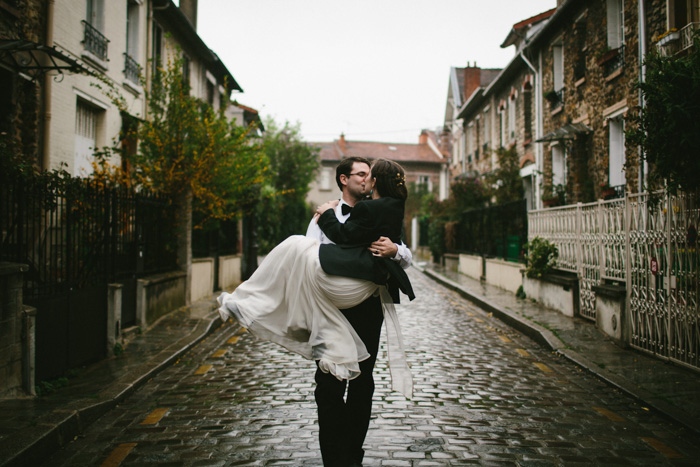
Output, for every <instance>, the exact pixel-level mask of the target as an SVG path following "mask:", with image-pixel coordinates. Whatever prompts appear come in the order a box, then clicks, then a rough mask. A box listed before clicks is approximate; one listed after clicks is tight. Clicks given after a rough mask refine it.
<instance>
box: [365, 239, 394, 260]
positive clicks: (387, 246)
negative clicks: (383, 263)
mask: <svg viewBox="0 0 700 467" xmlns="http://www.w3.org/2000/svg"><path fill="white" fill-rule="evenodd" d="M369 251H370V252H372V254H373V255H374V256H381V257H382V258H393V257H395V256H396V253H397V252H398V251H399V247H398V246H396V243H394V242H392V241H391V239H390V238H389V237H379V239H378V240H375V241H374V242H372V244H371V245H370V246H369Z"/></svg>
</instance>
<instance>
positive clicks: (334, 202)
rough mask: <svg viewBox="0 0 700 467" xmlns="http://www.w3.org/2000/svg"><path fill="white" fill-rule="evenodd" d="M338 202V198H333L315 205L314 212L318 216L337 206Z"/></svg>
mask: <svg viewBox="0 0 700 467" xmlns="http://www.w3.org/2000/svg"><path fill="white" fill-rule="evenodd" d="M339 202H340V200H337V199H334V200H331V201H327V202H325V203H323V204H322V205H320V206H317V207H316V214H318V215H319V216H320V215H321V214H323V213H324V212H326V211H328V210H329V209H335V208H336V206H338V203H339Z"/></svg>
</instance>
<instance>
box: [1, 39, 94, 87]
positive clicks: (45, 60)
mask: <svg viewBox="0 0 700 467" xmlns="http://www.w3.org/2000/svg"><path fill="white" fill-rule="evenodd" d="M0 64H2V65H4V66H5V67H7V68H9V69H10V70H12V71H14V72H16V73H23V74H25V75H27V76H29V77H30V78H31V79H32V80H35V79H36V78H38V77H39V76H40V75H41V74H43V73H46V72H48V71H58V72H59V73H63V72H64V71H66V72H71V73H86V74H91V71H90V70H89V69H88V68H87V67H86V66H85V65H83V64H82V63H80V62H79V61H78V60H77V59H75V58H73V57H71V56H69V55H68V54H66V53H65V52H62V51H60V50H58V49H56V48H55V47H49V46H47V45H42V44H37V43H36V42H32V41H26V40H20V39H3V40H0Z"/></svg>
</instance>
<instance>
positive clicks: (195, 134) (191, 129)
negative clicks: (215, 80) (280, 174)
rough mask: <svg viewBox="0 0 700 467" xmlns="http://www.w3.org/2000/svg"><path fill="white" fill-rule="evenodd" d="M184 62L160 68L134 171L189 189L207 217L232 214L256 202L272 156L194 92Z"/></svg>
mask: <svg viewBox="0 0 700 467" xmlns="http://www.w3.org/2000/svg"><path fill="white" fill-rule="evenodd" d="M181 65H182V64H181V62H180V61H179V60H178V61H174V62H171V63H169V65H168V68H167V70H162V71H161V72H160V73H158V75H157V79H156V80H155V81H154V83H153V86H152V89H151V93H150V94H149V95H148V96H147V97H148V105H149V109H150V115H149V117H150V118H149V119H148V120H146V121H144V122H143V123H142V124H141V126H140V127H139V130H138V133H139V135H138V136H139V141H140V145H139V153H138V154H137V155H136V156H135V157H134V158H133V160H132V163H133V165H134V168H135V176H136V178H137V180H138V182H139V183H140V184H142V185H147V186H152V187H154V188H156V189H157V190H159V191H163V192H166V193H168V194H170V195H171V196H173V197H178V196H179V195H182V194H183V193H184V192H186V191H190V192H191V193H192V195H193V199H194V204H193V209H194V210H195V212H196V213H199V216H198V218H199V219H201V220H202V222H206V220H208V219H212V218H213V219H230V218H232V217H234V216H236V215H237V214H240V213H241V212H243V211H245V210H246V209H247V208H249V207H250V206H251V205H253V204H254V201H255V200H256V199H257V197H258V193H259V186H260V185H262V184H263V183H264V181H265V174H266V170H267V159H266V157H265V154H264V153H263V151H262V148H261V147H260V145H259V144H258V143H256V141H255V140H254V139H251V138H249V135H250V134H251V130H250V129H249V128H243V127H239V126H236V125H235V124H233V123H231V122H230V121H229V119H228V118H227V117H226V115H225V114H224V109H223V108H222V109H221V110H220V111H218V112H216V111H214V109H212V107H211V106H210V105H209V104H208V103H205V102H202V101H200V100H198V99H196V98H194V97H192V96H191V95H190V88H189V85H188V84H187V82H186V81H185V80H184V79H183V76H182V72H181V70H182V66H181Z"/></svg>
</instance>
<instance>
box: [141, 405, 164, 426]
mask: <svg viewBox="0 0 700 467" xmlns="http://www.w3.org/2000/svg"><path fill="white" fill-rule="evenodd" d="M168 410H170V409H168V408H166V407H161V408H159V409H155V410H154V411H153V412H151V413H149V414H148V415H146V418H144V419H143V421H142V422H141V425H155V424H156V423H158V422H159V421H160V420H161V418H163V417H164V416H165V414H166V413H168Z"/></svg>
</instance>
